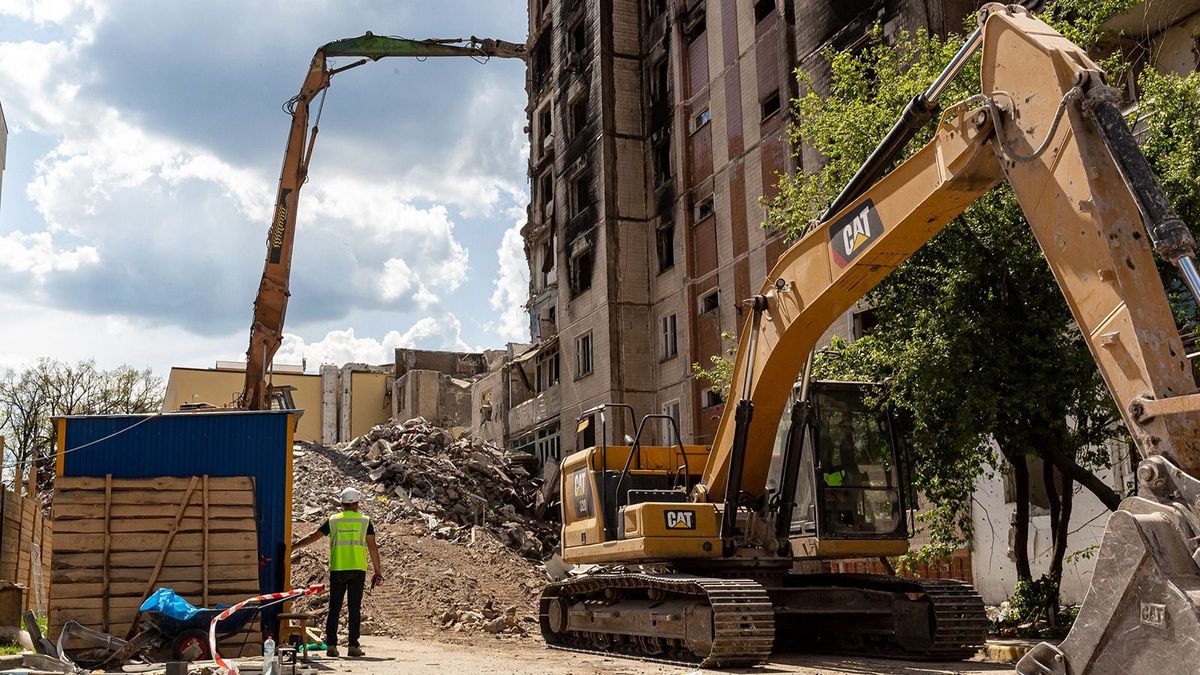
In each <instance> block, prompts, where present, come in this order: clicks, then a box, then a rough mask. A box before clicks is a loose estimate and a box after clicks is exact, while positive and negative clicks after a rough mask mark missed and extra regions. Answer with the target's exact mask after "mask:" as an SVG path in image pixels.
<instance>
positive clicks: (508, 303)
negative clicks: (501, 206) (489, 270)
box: [487, 222, 529, 341]
mask: <svg viewBox="0 0 1200 675" xmlns="http://www.w3.org/2000/svg"><path fill="white" fill-rule="evenodd" d="M521 225H522V222H517V223H516V224H514V225H513V226H512V227H510V228H508V229H507V230H505V231H504V238H503V239H502V240H501V241H500V250H499V251H497V252H496V256H497V258H498V260H499V264H500V268H499V269H498V270H497V272H496V280H495V282H494V290H493V291H492V297H491V300H490V303H491V306H492V309H494V310H496V311H497V312H499V313H500V315H499V318H498V319H497V320H496V321H495V322H494V323H490V324H488V326H487V327H488V329H489V330H491V331H492V332H494V333H495V334H496V335H498V336H499V337H501V338H503V339H506V340H514V341H518V340H528V339H529V321H528V317H529V311H528V310H527V309H526V308H525V302H526V301H527V300H528V299H529V266H528V265H526V263H525V243H524V240H523V239H522V238H521Z"/></svg>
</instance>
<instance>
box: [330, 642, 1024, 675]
mask: <svg viewBox="0 0 1200 675" xmlns="http://www.w3.org/2000/svg"><path fill="white" fill-rule="evenodd" d="M363 648H364V649H365V650H366V651H367V656H366V657H363V658H360V659H350V658H346V657H342V658H340V659H322V660H320V661H317V662H316V666H317V670H318V672H319V673H322V674H324V673H330V674H333V673H339V674H340V673H355V674H360V675H366V674H368V673H370V674H371V675H409V674H410V673H443V672H455V673H460V674H462V675H466V674H468V673H500V674H507V673H511V674H514V675H534V674H543V673H544V674H546V675H601V674H604V675H614V674H616V675H643V674H645V675H652V674H653V675H663V674H666V673H696V672H701V671H697V670H690V669H687V668H681V667H674V666H665V665H656V664H653V663H641V662H638V661H633V660H628V659H618V658H606V657H601V656H591V655H586V654H575V653H572V652H562V651H557V650H553V649H547V648H546V647H545V646H544V645H543V644H542V643H541V641H540V640H536V639H529V640H522V641H514V640H512V639H508V638H505V637H500V638H497V637H496V636H476V637H475V638H474V639H473V640H469V641H464V642H463V643H461V644H446V643H434V642H423V641H419V640H416V639H403V640H398V639H391V638H382V637H370V638H364V639H363ZM343 653H344V652H343ZM703 672H714V673H715V672H725V673H730V672H732V673H762V674H763V675H767V674H771V673H806V674H810V675H815V674H817V673H820V674H821V675H827V674H828V675H876V674H879V675H940V674H942V673H968V674H971V675H982V674H983V673H1000V672H1012V666H1011V665H999V664H991V663H979V662H974V661H968V662H965V663H942V664H937V663H913V662H904V661H884V660H880V659H858V658H852V657H844V656H842V657H838V656H813V655H807V654H777V655H775V656H774V657H773V658H772V660H771V662H770V663H769V664H767V665H766V666H764V667H762V668H755V669H752V670H729V671H703Z"/></svg>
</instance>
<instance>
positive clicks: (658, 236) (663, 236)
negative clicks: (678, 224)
mask: <svg viewBox="0 0 1200 675" xmlns="http://www.w3.org/2000/svg"><path fill="white" fill-rule="evenodd" d="M655 248H657V249H658V273H659V274H662V273H663V272H666V271H667V270H669V269H671V268H672V267H674V266H675V223H673V222H667V223H663V224H662V225H659V226H658V231H657V232H655Z"/></svg>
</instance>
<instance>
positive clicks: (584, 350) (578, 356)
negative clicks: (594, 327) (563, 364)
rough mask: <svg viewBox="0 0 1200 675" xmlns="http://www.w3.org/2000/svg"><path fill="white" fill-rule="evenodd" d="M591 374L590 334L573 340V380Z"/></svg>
mask: <svg viewBox="0 0 1200 675" xmlns="http://www.w3.org/2000/svg"><path fill="white" fill-rule="evenodd" d="M591 374H592V334H591V333H590V332H589V333H587V334H585V335H580V336H579V337H577V338H575V379H579V378H581V377H587V376H588V375H591Z"/></svg>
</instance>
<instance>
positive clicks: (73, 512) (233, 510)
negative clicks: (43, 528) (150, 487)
mask: <svg viewBox="0 0 1200 675" xmlns="http://www.w3.org/2000/svg"><path fill="white" fill-rule="evenodd" d="M247 506H252V505H242V506H233V505H225V504H214V505H212V507H211V511H212V513H211V514H210V516H211V517H213V518H240V517H242V516H244V515H246V513H247ZM98 510H99V508H97V506H96V505H94V504H59V503H57V502H56V503H55V504H54V522H56V523H57V522H60V521H63V520H72V519H81V518H82V519H89V518H95V517H96V512H97V511H98ZM249 512H251V513H252V512H253V508H251V509H250V511H249ZM172 513H173V512H172ZM172 513H164V512H163V509H162V508H160V507H155V506H147V505H145V504H113V507H112V518H113V519H114V520H115V519H120V518H162V517H170V516H171V515H172ZM183 515H184V517H185V518H202V517H203V516H204V507H203V506H202V505H200V504H193V505H190V506H188V509H187V511H185V512H184V514H183Z"/></svg>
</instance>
